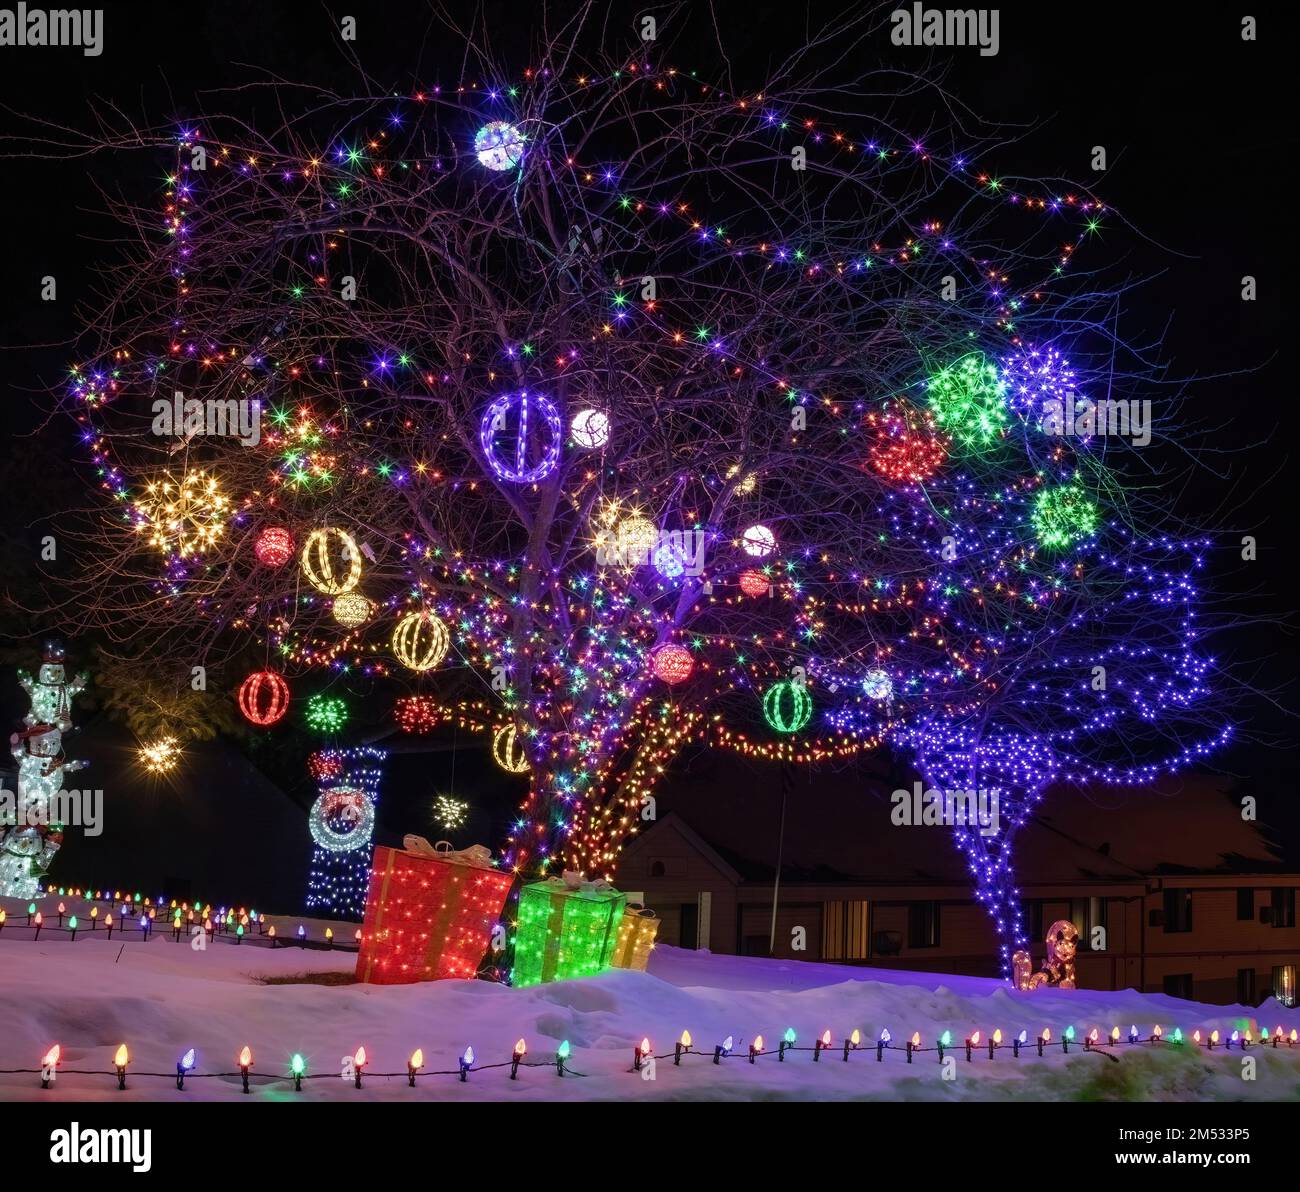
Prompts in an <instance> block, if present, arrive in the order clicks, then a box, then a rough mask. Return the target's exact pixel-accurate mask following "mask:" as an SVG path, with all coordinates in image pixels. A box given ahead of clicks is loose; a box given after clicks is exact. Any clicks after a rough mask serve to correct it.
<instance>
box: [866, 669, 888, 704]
mask: <svg viewBox="0 0 1300 1192" xmlns="http://www.w3.org/2000/svg"><path fill="white" fill-rule="evenodd" d="M862 690H863V692H864V693H865V695H866V696H867V698H868V699H874V700H887V699H891V698H893V695H894V680H893V679H891V678H890V677H889V674H888V672H886V671H883V670H881V669H880V668H879V667H872V668H871V670H869V671H867V673H866V674H865V675H864V676H863V677H862Z"/></svg>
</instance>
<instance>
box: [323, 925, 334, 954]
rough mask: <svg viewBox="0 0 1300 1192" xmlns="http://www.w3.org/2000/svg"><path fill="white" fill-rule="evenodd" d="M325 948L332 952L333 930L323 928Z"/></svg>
mask: <svg viewBox="0 0 1300 1192" xmlns="http://www.w3.org/2000/svg"><path fill="white" fill-rule="evenodd" d="M325 946H326V947H327V948H328V949H329V950H330V951H331V952H332V951H334V928H332V927H327V928H325Z"/></svg>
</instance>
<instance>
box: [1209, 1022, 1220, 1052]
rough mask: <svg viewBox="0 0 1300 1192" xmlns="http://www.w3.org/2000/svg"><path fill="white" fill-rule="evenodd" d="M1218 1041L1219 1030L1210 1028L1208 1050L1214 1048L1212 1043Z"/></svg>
mask: <svg viewBox="0 0 1300 1192" xmlns="http://www.w3.org/2000/svg"><path fill="white" fill-rule="evenodd" d="M1218 1041H1219V1032H1218V1029H1217V1028H1216V1029H1215V1030H1212V1031H1211V1032H1210V1044H1209V1047H1210V1050H1211V1051H1213V1050H1214V1045H1215V1044H1216V1043H1217V1042H1218Z"/></svg>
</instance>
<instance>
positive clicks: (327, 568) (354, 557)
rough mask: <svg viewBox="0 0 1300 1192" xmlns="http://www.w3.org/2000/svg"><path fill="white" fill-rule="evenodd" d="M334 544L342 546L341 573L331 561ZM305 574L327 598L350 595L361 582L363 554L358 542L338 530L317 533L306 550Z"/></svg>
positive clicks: (323, 530) (340, 552)
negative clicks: (332, 545)
mask: <svg viewBox="0 0 1300 1192" xmlns="http://www.w3.org/2000/svg"><path fill="white" fill-rule="evenodd" d="M331 542H337V543H338V548H339V558H340V560H341V561H342V566H341V567H339V568H338V570H337V571H336V570H335V567H334V563H333V561H332V560H331V558H330V544H331ZM302 573H303V575H305V576H306V577H307V582H308V583H309V584H311V586H312V587H313V588H315V589H316V590H317V591H318V592H324V593H325V595H326V596H341V595H342V594H343V593H344V592H350V591H351V590H352V589H353V588H355V587H356V586H357V584H358V582H360V580H361V552H360V550H359V549H358V548H357V543H356V539H354V538H353V537H352V535H351V534H349V533H348V532H347V531H346V530H340V529H339V528H338V527H337V526H327V527H325V528H324V529H321V530H313V531H312V532H311V533H310V534H308V535H307V541H306V543H305V544H304V545H303V548H302Z"/></svg>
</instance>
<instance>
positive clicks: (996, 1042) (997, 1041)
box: [989, 1027, 1002, 1059]
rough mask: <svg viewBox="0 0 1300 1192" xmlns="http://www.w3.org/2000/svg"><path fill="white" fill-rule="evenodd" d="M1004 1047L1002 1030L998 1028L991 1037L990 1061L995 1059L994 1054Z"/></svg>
mask: <svg viewBox="0 0 1300 1192" xmlns="http://www.w3.org/2000/svg"><path fill="white" fill-rule="evenodd" d="M1001 1046H1002V1028H1001V1027H998V1028H997V1029H996V1030H995V1031H994V1032H993V1033H992V1034H991V1035H990V1036H989V1059H992V1058H993V1053H994V1052H995V1051H996V1050H997V1049H998V1048H999V1047H1001Z"/></svg>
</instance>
